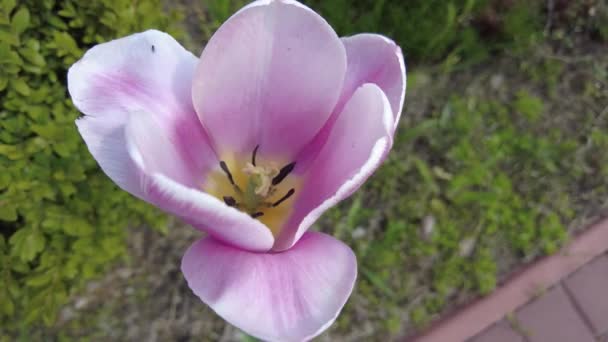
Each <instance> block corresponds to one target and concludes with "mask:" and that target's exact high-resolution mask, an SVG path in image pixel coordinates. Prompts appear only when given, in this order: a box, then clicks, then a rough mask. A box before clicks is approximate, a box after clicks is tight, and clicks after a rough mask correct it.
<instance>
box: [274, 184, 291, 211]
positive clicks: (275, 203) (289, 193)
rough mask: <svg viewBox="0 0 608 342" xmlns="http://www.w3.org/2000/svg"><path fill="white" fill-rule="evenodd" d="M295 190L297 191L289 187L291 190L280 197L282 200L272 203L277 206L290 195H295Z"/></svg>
mask: <svg viewBox="0 0 608 342" xmlns="http://www.w3.org/2000/svg"><path fill="white" fill-rule="evenodd" d="M295 192H296V191H295V190H294V189H293V188H291V189H289V191H287V193H286V194H285V196H283V197H281V199H280V200H278V201H276V202H274V203H272V206H273V207H276V206H278V205H279V204H281V203H283V202H285V201H286V200H287V199H288V198H289V197H291V196H292V195H293V194H294V193H295Z"/></svg>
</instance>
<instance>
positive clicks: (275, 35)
mask: <svg viewBox="0 0 608 342" xmlns="http://www.w3.org/2000/svg"><path fill="white" fill-rule="evenodd" d="M68 88H69V92H70V95H71V98H72V101H73V103H74V105H75V106H76V107H77V108H78V109H79V110H80V111H81V112H82V113H83V114H84V116H83V117H82V118H80V119H78V120H77V121H76V125H77V127H78V130H79V132H80V134H81V136H82V138H83V139H84V141H85V143H86V144H87V147H88V149H89V151H90V152H91V154H92V155H93V157H94V158H95V159H96V160H97V162H98V163H99V165H100V167H101V168H102V170H103V171H104V172H105V173H106V174H107V175H108V176H109V177H110V178H111V179H112V180H113V181H114V182H115V183H116V184H117V185H118V186H119V187H120V188H122V189H124V190H125V191H128V192H129V193H131V194H133V195H134V196H136V197H138V198H140V199H142V200H144V201H147V202H149V203H151V204H153V205H155V206H157V207H159V208H161V209H162V210H164V211H166V212H168V213H171V214H173V215H175V216H177V217H179V218H181V219H182V220H183V221H185V222H187V223H188V224H190V225H192V226H193V227H195V228H196V229H199V230H201V231H203V232H205V233H206V234H205V237H203V238H202V239H200V240H198V241H197V242H195V243H194V244H193V245H192V246H191V247H190V248H189V249H188V251H187V252H186V253H185V255H184V257H183V260H182V271H183V274H184V276H185V278H186V280H187V282H188V285H189V286H190V288H191V289H192V291H193V292H194V293H195V294H196V295H197V296H198V297H199V298H200V299H201V300H202V301H203V302H204V303H206V304H207V305H209V306H210V307H211V308H212V309H213V310H214V311H215V312H216V313H217V314H218V315H220V316H221V317H223V318H224V319H225V320H226V321H228V322H229V323H231V324H233V325H235V326H236V327H238V328H240V329H242V330H243V331H245V332H247V333H248V334H250V335H253V336H255V337H258V338H260V339H263V340H270V341H301V340H308V339H311V338H313V337H314V336H316V335H318V334H320V333H321V332H323V331H324V330H325V329H326V328H327V327H329V326H330V325H331V324H332V322H333V321H334V320H335V319H336V317H337V316H338V314H339V312H340V310H341V309H342V307H343V306H344V304H345V302H346V301H347V299H348V297H349V296H350V293H351V292H352V289H353V286H354V283H355V279H356V276H357V263H356V258H355V255H354V254H353V252H352V251H351V249H350V248H349V247H347V246H346V245H345V244H343V243H342V242H340V241H338V240H336V239H334V238H333V237H331V236H329V235H327V234H324V233H319V232H311V231H309V228H310V227H311V225H312V224H313V223H314V222H315V221H316V220H317V219H318V218H319V217H320V216H321V214H323V212H325V211H326V210H327V209H329V208H331V207H332V206H334V205H336V204H337V203H338V202H340V201H341V200H343V199H345V198H346V197H348V196H350V195H351V194H352V193H353V192H354V191H355V190H357V189H358V188H359V187H360V186H361V184H362V183H363V182H364V181H365V180H366V179H367V178H368V177H369V176H370V175H371V174H372V173H373V172H374V170H375V169H376V168H378V166H379V165H380V163H381V162H382V161H383V160H384V159H385V157H386V155H387V153H388V151H389V150H390V148H391V146H392V143H393V135H394V132H395V129H396V126H397V123H398V121H399V116H400V113H401V109H402V106H403V99H404V95H405V66H404V63H403V56H402V54H401V50H400V48H399V47H398V46H397V45H396V44H395V43H394V42H392V41H391V40H389V39H387V38H385V37H382V36H379V35H375V34H359V35H355V36H351V37H346V38H341V39H340V38H339V37H338V36H337V35H336V33H335V32H334V30H333V29H332V28H331V27H330V25H329V24H328V23H327V22H326V21H325V20H324V19H323V18H322V17H321V16H319V15H318V14H317V13H315V12H314V11H312V10H311V9H309V8H308V7H306V6H304V5H302V4H300V3H298V2H296V1H293V0H259V1H255V2H253V3H251V4H249V5H248V6H246V7H244V8H243V9H241V10H240V11H238V12H237V13H236V14H234V15H233V16H232V17H231V18H230V19H228V20H227V21H226V22H225V23H224V24H223V25H222V26H221V27H220V28H219V29H218V30H217V32H216V33H215V34H214V35H213V37H212V38H211V40H210V41H209V42H208V44H207V45H206V46H205V48H204V51H203V52H202V55H201V56H200V58H197V57H195V56H194V55H193V54H191V53H190V52H188V51H186V50H185V49H184V48H183V47H182V46H181V45H180V44H179V43H178V42H177V41H175V39H173V38H172V37H171V36H169V35H168V34H165V33H162V32H159V31H155V30H150V31H146V32H143V33H137V34H133V35H131V36H128V37H124V38H121V39H117V40H113V41H110V42H107V43H103V44H99V45H97V46H95V47H93V48H91V49H90V50H89V51H88V52H87V53H86V54H85V55H84V56H83V57H82V59H81V60H79V61H78V62H77V63H75V64H74V65H73V66H72V67H71V68H70V70H69V73H68Z"/></svg>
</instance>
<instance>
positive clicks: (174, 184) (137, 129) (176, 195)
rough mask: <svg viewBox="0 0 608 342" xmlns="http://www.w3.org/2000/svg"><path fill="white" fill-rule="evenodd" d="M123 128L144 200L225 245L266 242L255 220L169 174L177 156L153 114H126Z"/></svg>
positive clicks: (257, 247) (265, 246)
mask: <svg viewBox="0 0 608 342" xmlns="http://www.w3.org/2000/svg"><path fill="white" fill-rule="evenodd" d="M125 133H126V139H125V140H126V146H127V150H128V153H129V156H130V157H131V160H132V161H133V164H134V165H135V166H136V168H137V170H138V176H139V184H140V185H141V189H142V192H143V198H144V199H145V200H146V201H148V202H150V203H152V204H154V205H156V206H158V207H159V208H161V209H163V210H165V211H168V212H170V213H172V214H174V215H176V216H179V217H181V218H182V219H183V220H185V221H186V222H188V223H190V224H192V225H193V226H195V227H196V228H198V229H200V230H202V231H205V232H207V233H209V234H211V235H212V236H214V237H215V238H217V239H219V240H222V241H224V242H226V243H228V244H231V245H234V246H237V247H239V248H244V249H247V250H252V251H267V250H269V249H270V248H271V247H272V245H273V243H274V237H273V236H272V233H271V232H270V230H269V229H268V228H267V227H266V226H265V225H264V224H262V223H261V222H260V221H258V220H255V219H253V218H251V217H250V216H249V215H247V214H245V213H243V212H241V211H239V210H236V209H234V208H231V207H229V206H227V205H226V204H224V202H222V201H220V200H218V199H217V198H215V197H213V196H211V195H209V194H206V193H204V192H202V191H201V188H202V184H199V185H194V186H190V185H188V184H187V183H184V182H180V180H179V179H175V178H174V177H171V175H172V174H173V175H175V174H179V173H178V172H176V170H179V169H180V168H181V166H180V164H179V163H180V161H179V160H176V158H175V156H176V150H175V145H173V144H171V142H170V140H169V139H168V137H167V136H166V135H165V134H164V132H163V128H162V127H161V126H160V125H158V124H157V123H156V122H155V120H154V117H152V116H150V115H145V113H134V114H131V116H130V120H129V122H128V124H127V126H126V128H125ZM202 176H204V174H201V177H202Z"/></svg>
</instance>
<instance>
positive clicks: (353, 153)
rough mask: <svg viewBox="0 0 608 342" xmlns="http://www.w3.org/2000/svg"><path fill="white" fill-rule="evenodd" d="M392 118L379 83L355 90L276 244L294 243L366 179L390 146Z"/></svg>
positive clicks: (309, 175)
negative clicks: (322, 215)
mask: <svg viewBox="0 0 608 342" xmlns="http://www.w3.org/2000/svg"><path fill="white" fill-rule="evenodd" d="M393 120H394V118H393V112H392V110H391V105H390V103H389V102H388V99H387V98H386V95H385V94H384V92H383V91H382V90H381V89H380V88H379V87H378V86H377V85H375V84H371V83H368V84H365V85H363V86H362V87H360V88H359V89H357V91H356V92H355V94H354V95H353V96H352V98H351V99H350V101H349V102H348V103H347V104H346V106H345V107H344V111H343V112H342V113H341V114H340V115H339V116H338V118H337V120H336V122H335V123H334V124H333V127H332V129H331V132H330V133H329V136H328V138H327V142H326V143H325V145H324V146H323V148H322V149H321V151H320V153H319V154H318V156H317V157H316V159H315V160H314V163H313V164H312V165H311V167H310V169H309V170H308V174H307V175H306V180H305V183H304V186H303V187H302V190H301V191H300V193H299V196H298V198H297V200H296V203H294V212H293V214H292V215H291V217H290V218H289V220H288V222H287V224H286V225H285V228H284V229H283V231H282V232H281V234H280V235H279V237H278V239H277V241H276V243H275V246H274V247H273V249H275V250H284V249H287V248H289V247H291V246H292V245H293V244H294V243H295V242H296V241H298V239H299V238H300V237H301V236H302V234H304V232H306V230H307V229H308V227H310V226H311V225H312V224H313V223H314V222H315V221H316V220H317V219H318V218H319V217H320V216H321V214H323V212H325V211H326V210H327V209H329V208H331V207H332V206H334V205H336V204H337V203H338V202H340V201H341V200H343V199H345V198H346V197H348V196H350V195H351V194H352V193H353V192H354V191H355V190H357V189H358V188H359V187H360V186H361V185H362V184H363V182H365V180H367V178H368V177H369V176H370V175H371V174H372V173H373V172H374V171H375V170H376V169H377V168H378V166H380V164H381V163H382V161H383V160H384V158H385V157H386V155H387V153H388V151H389V150H390V148H391V146H392V137H393V123H394V121H393Z"/></svg>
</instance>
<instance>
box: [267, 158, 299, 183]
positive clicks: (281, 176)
mask: <svg viewBox="0 0 608 342" xmlns="http://www.w3.org/2000/svg"><path fill="white" fill-rule="evenodd" d="M295 166H296V162H293V163H290V164H287V165H285V166H283V168H281V170H280V171H279V174H278V175H276V176H275V177H274V178H273V179H272V185H277V184H279V183H281V182H282V181H283V179H285V177H287V176H288V175H289V174H290V173H291V171H293V168H294V167H295Z"/></svg>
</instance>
